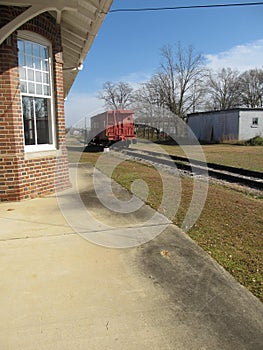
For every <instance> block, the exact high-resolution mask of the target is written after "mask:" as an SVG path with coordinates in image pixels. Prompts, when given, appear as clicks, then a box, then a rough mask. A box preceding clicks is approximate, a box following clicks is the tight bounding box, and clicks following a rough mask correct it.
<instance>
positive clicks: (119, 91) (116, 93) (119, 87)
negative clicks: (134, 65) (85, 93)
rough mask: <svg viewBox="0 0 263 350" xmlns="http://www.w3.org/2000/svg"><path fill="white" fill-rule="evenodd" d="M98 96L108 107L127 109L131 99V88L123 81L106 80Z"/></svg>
mask: <svg viewBox="0 0 263 350" xmlns="http://www.w3.org/2000/svg"><path fill="white" fill-rule="evenodd" d="M98 98H99V99H101V100H104V102H105V107H107V108H110V109H127V108H128V107H129V106H130V104H131V102H132V100H133V88H132V87H131V86H130V85H129V84H128V83H124V82H119V83H115V84H114V83H111V82H109V81H108V82H106V83H105V84H104V85H103V91H101V92H99V94H98Z"/></svg>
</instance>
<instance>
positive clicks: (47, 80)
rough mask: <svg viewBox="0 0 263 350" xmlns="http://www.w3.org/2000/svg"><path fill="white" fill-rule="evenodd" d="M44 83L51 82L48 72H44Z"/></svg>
mask: <svg viewBox="0 0 263 350" xmlns="http://www.w3.org/2000/svg"><path fill="white" fill-rule="evenodd" d="M43 83H45V84H49V79H48V73H43Z"/></svg>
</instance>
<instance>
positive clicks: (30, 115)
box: [22, 96, 35, 145]
mask: <svg viewBox="0 0 263 350" xmlns="http://www.w3.org/2000/svg"><path fill="white" fill-rule="evenodd" d="M22 105H23V120H24V134H25V144H26V145H34V144H35V130H34V129H35V127H34V105H33V98H32V97H25V96H24V97H23V98H22Z"/></svg>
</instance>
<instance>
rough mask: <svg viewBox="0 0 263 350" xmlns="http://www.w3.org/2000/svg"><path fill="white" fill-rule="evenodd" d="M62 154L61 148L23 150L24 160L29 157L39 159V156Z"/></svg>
mask: <svg viewBox="0 0 263 350" xmlns="http://www.w3.org/2000/svg"><path fill="white" fill-rule="evenodd" d="M61 155H62V152H61V150H58V149H54V150H46V151H44V150H39V151H27V150H26V151H25V160H29V159H37V158H38V159H39V158H49V157H52V158H54V157H59V156H61Z"/></svg>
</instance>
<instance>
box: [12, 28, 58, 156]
mask: <svg viewBox="0 0 263 350" xmlns="http://www.w3.org/2000/svg"><path fill="white" fill-rule="evenodd" d="M18 40H26V41H31V42H33V43H36V44H39V45H43V46H46V47H47V48H48V65H49V78H50V79H49V87H50V97H48V99H49V100H50V116H49V120H50V124H51V125H50V136H51V143H49V144H36V145H26V144H25V138H24V148H25V152H42V151H49V150H50V151H54V150H56V121H55V106H54V85H53V79H54V74H53V68H52V44H51V42H50V41H49V40H47V39H46V38H44V37H43V36H41V35H39V34H37V33H34V32H30V31H27V30H19V31H18ZM22 96H28V97H35V98H37V97H40V98H47V96H44V95H38V94H34V93H23V92H21V110H22V113H23V105H22ZM23 125H24V123H23ZM24 132H25V131H24ZM24 135H25V133H24Z"/></svg>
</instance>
